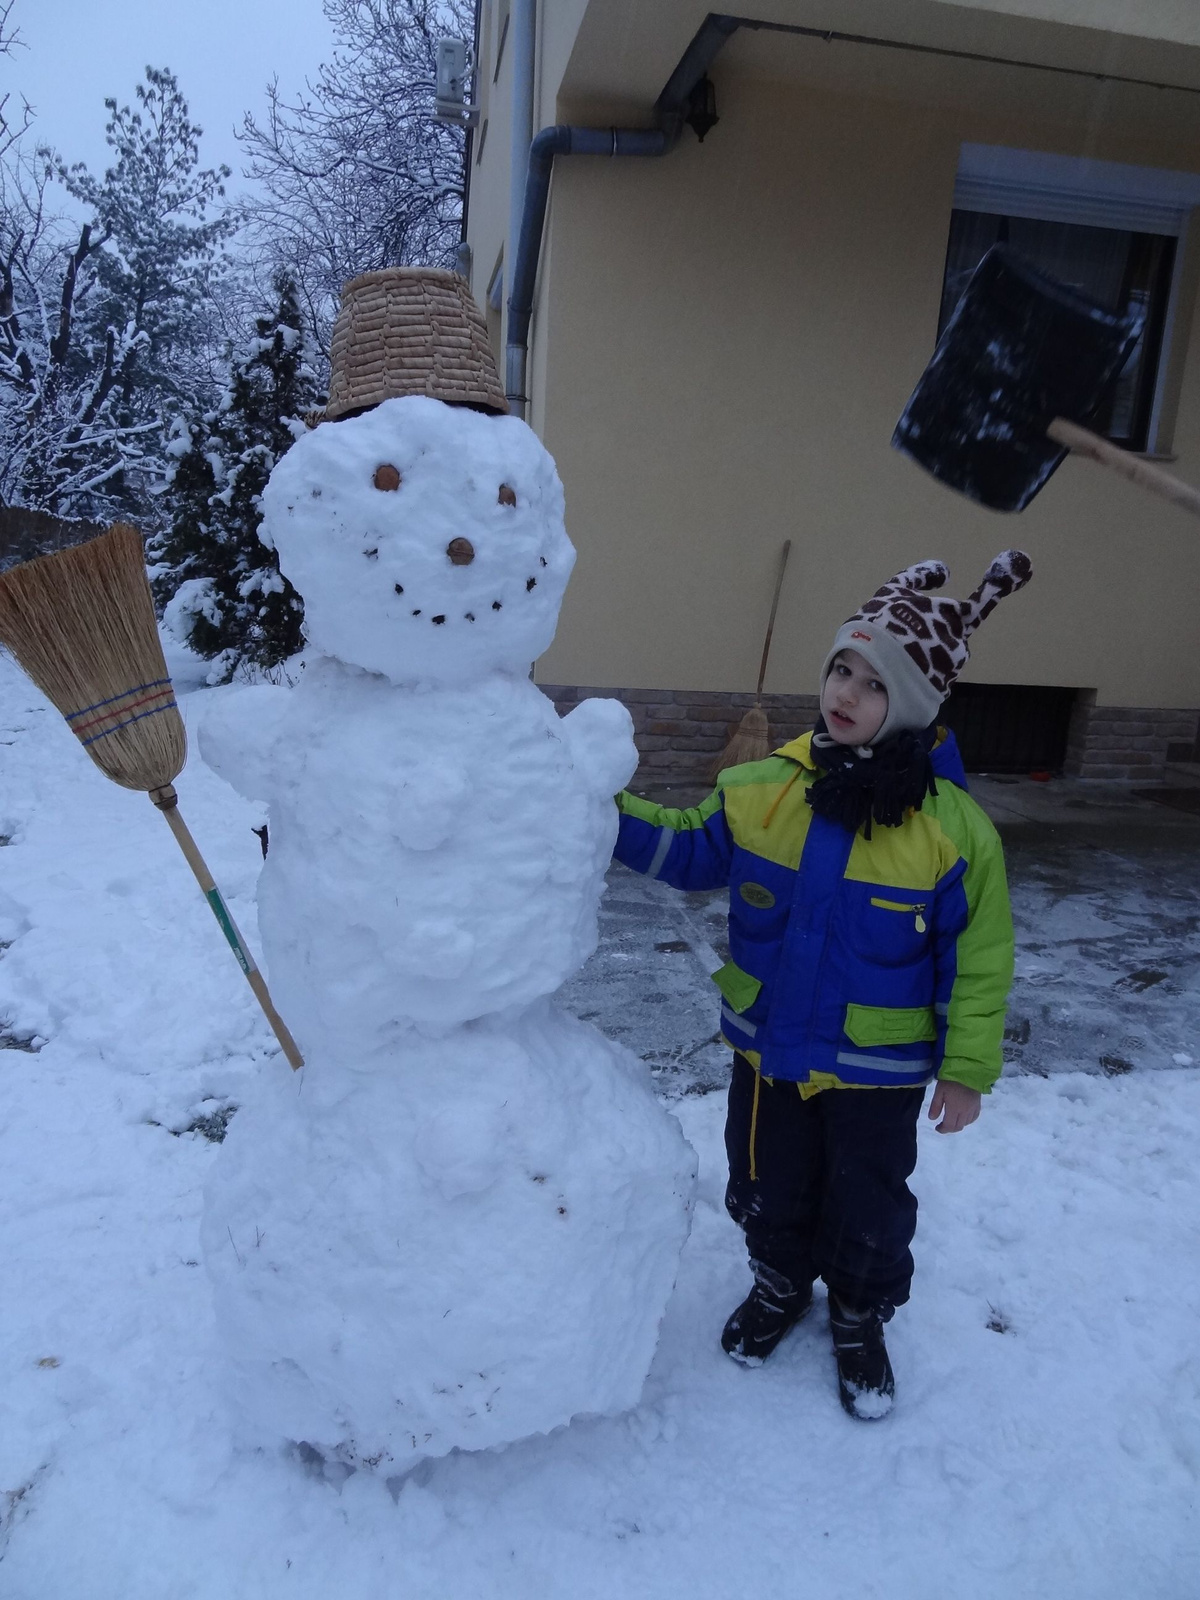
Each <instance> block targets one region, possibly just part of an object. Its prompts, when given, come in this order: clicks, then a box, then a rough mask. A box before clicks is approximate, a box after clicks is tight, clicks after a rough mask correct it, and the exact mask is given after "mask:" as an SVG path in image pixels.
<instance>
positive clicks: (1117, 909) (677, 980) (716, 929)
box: [561, 772, 1200, 1096]
mask: <svg viewBox="0 0 1200 1600" xmlns="http://www.w3.org/2000/svg"><path fill="white" fill-rule="evenodd" d="M1193 782H1194V779H1193V778H1192V777H1191V775H1190V774H1189V773H1186V772H1184V773H1177V774H1175V775H1174V776H1170V777H1169V780H1168V787H1169V786H1170V785H1171V784H1174V785H1176V786H1178V787H1186V786H1189V785H1190V784H1191V783H1193ZM972 792H973V793H974V795H975V797H976V798H977V799H978V800H979V802H980V804H981V805H983V807H984V809H985V810H987V811H988V813H989V815H991V816H992V818H993V820H994V821H995V823H996V825H997V827H998V828H999V830H1000V833H1001V835H1002V837H1003V839H1004V843H1005V854H1006V857H1007V860H1008V870H1009V880H1010V884H1011V888H1012V899H1013V920H1014V924H1015V928H1016V936H1017V962H1016V979H1015V982H1014V985H1013V991H1012V996H1011V999H1010V1002H1009V1013H1008V1027H1007V1032H1006V1042H1005V1072H1006V1073H1009V1074H1012V1073H1036V1074H1038V1075H1039V1076H1047V1075H1049V1074H1050V1073H1054V1072H1066V1071H1086V1072H1095V1073H1107V1074H1110V1075H1116V1074H1125V1073H1130V1072H1135V1073H1136V1072H1149V1071H1162V1070H1176V1071H1177V1070H1180V1069H1186V1068H1188V1067H1191V1066H1200V813H1196V812H1190V811H1186V810H1178V809H1174V808H1172V807H1168V806H1165V805H1161V804H1157V803H1155V802H1154V801H1151V800H1146V799H1144V798H1142V797H1140V796H1139V795H1137V794H1135V793H1134V792H1133V789H1132V788H1131V787H1130V786H1128V785H1120V784H1100V783H1081V782H1072V781H1070V780H1065V779H1064V780H1057V781H1055V782H1052V783H1049V784H1037V783H1033V782H1032V781H1031V780H1029V779H1017V780H1012V779H998V778H978V779H973V780H972ZM650 798H652V799H656V800H661V801H662V802H664V803H666V804H669V805H690V804H694V803H695V802H696V801H697V800H698V799H699V798H701V795H700V793H699V791H691V790H683V789H674V790H668V789H663V790H657V791H654V792H653V793H652V794H650ZM608 884H609V887H608V893H607V894H606V896H605V898H604V901H603V904H602V907H601V915H600V945H599V948H598V949H597V951H596V953H595V955H594V956H593V957H592V959H591V960H590V961H589V962H588V964H587V965H586V966H585V967H584V968H583V970H582V971H581V972H580V973H579V974H578V976H577V977H575V978H574V979H573V980H572V981H571V982H570V983H569V984H567V985H566V986H565V987H564V989H563V991H562V996H561V998H562V1000H563V1003H564V1004H565V1005H566V1006H567V1007H568V1009H569V1010H571V1011H573V1012H575V1013H576V1015H578V1016H581V1017H585V1018H587V1019H588V1020H589V1021H592V1022H594V1023H595V1024H596V1025H597V1026H598V1027H600V1028H602V1029H603V1030H604V1032H605V1033H607V1034H609V1035H610V1036H611V1037H613V1038H616V1039H619V1040H621V1042H622V1043H624V1044H626V1045H627V1046H628V1047H629V1048H630V1049H631V1050H633V1051H634V1052H635V1053H636V1054H637V1055H639V1056H641V1057H642V1058H643V1059H644V1060H645V1061H646V1062H647V1063H648V1064H649V1066H650V1069H651V1071H652V1073H653V1075H654V1077H655V1080H656V1082H657V1083H658V1085H659V1087H660V1089H661V1090H662V1091H663V1092H664V1093H666V1094H668V1095H672V1096H677V1095H681V1094H697V1093H705V1092H707V1091H708V1090H710V1089H715V1088H718V1087H721V1086H722V1085H723V1084H724V1083H725V1082H726V1081H727V1078H728V1051H727V1050H726V1049H725V1047H724V1046H722V1045H720V1044H718V1043H717V1038H716V1027H717V1013H718V996H717V991H716V989H715V988H714V986H713V984H712V983H711V982H710V981H709V974H710V973H712V972H714V971H715V970H716V969H717V967H719V966H720V965H721V964H722V962H724V961H725V960H726V959H727V958H728V953H729V952H728V947H727V945H726V942H725V910H726V903H727V896H726V894H725V892H724V891H712V892H709V893H702V894H680V893H678V892H677V891H675V890H673V889H670V888H667V887H666V886H665V885H663V884H661V883H652V882H649V881H647V880H646V879H645V878H642V877H639V876H638V875H637V874H635V873H632V872H629V871H628V870H627V869H626V868H624V867H620V866H616V865H614V866H613V867H612V869H611V870H610V872H609V879H608Z"/></svg>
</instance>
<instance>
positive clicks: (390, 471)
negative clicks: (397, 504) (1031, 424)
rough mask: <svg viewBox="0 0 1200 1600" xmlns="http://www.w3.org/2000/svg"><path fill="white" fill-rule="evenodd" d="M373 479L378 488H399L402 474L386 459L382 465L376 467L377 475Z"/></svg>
mask: <svg viewBox="0 0 1200 1600" xmlns="http://www.w3.org/2000/svg"><path fill="white" fill-rule="evenodd" d="M371 481H372V483H374V485H375V487H376V488H377V489H398V488H399V487H400V474H399V472H398V471H397V470H396V468H395V467H394V466H392V464H391V462H390V461H385V462H384V463H383V465H382V466H380V467H376V468H375V476H374V478H373V479H372V480H371Z"/></svg>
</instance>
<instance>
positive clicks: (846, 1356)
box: [829, 1294, 896, 1422]
mask: <svg viewBox="0 0 1200 1600" xmlns="http://www.w3.org/2000/svg"><path fill="white" fill-rule="evenodd" d="M889 1314H890V1313H889ZM885 1320H886V1319H885V1318H884V1317H883V1316H882V1315H881V1314H880V1313H879V1312H878V1311H877V1310H870V1311H851V1310H850V1309H848V1308H847V1307H846V1306H844V1305H843V1304H842V1302H841V1301H840V1300H838V1299H837V1297H836V1296H835V1295H832V1294H831V1295H830V1296H829V1330H830V1332H831V1333H832V1334H833V1352H834V1355H835V1356H836V1357H837V1370H838V1398H839V1399H840V1400H841V1402H842V1405H843V1407H844V1408H845V1409H846V1411H848V1412H849V1414H850V1415H851V1416H852V1417H858V1418H859V1419H860V1420H861V1421H863V1422H874V1421H877V1420H878V1419H879V1418H880V1417H886V1416H887V1414H888V1412H889V1411H890V1410H891V1409H892V1405H893V1403H894V1397H895V1393H896V1380H895V1378H894V1377H893V1375H892V1364H891V1362H890V1361H889V1360H888V1353H887V1346H886V1345H885V1344H884V1342H883V1324H884V1321H885Z"/></svg>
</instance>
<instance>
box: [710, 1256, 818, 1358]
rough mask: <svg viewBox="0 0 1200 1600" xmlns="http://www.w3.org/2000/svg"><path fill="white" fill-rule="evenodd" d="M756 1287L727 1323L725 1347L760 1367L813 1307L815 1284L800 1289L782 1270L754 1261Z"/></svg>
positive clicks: (722, 1339)
mask: <svg viewBox="0 0 1200 1600" xmlns="http://www.w3.org/2000/svg"><path fill="white" fill-rule="evenodd" d="M750 1266H751V1269H752V1270H753V1272H754V1287H753V1289H751V1291H750V1293H749V1294H748V1295H747V1296H746V1298H745V1299H744V1300H743V1301H742V1303H741V1305H740V1306H739V1307H738V1308H737V1310H736V1311H735V1312H734V1313H733V1315H732V1316H731V1317H730V1319H729V1321H728V1322H727V1323H726V1324H725V1327H724V1330H723V1332H722V1334H721V1348H722V1350H724V1351H725V1354H726V1355H729V1356H732V1357H733V1359H734V1360H735V1361H740V1362H741V1363H742V1364H743V1366H747V1367H760V1366H761V1365H762V1364H763V1362H764V1361H765V1360H766V1359H767V1357H768V1356H769V1355H770V1354H771V1352H772V1350H774V1348H775V1346H776V1345H777V1344H778V1343H779V1341H780V1340H781V1339H782V1338H783V1336H784V1334H785V1333H790V1332H791V1330H792V1329H793V1328H794V1327H795V1326H796V1324H797V1323H798V1322H799V1321H800V1318H801V1317H802V1316H804V1314H805V1312H807V1311H810V1310H811V1309H812V1284H811V1283H809V1284H804V1285H803V1286H802V1287H800V1288H797V1287H796V1285H795V1284H794V1283H792V1282H791V1281H790V1280H789V1279H787V1278H785V1277H784V1276H783V1274H782V1273H780V1272H774V1271H773V1270H772V1269H771V1268H770V1267H767V1266H764V1265H763V1263H762V1262H761V1261H752V1262H751V1263H750Z"/></svg>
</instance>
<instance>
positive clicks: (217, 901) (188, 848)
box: [150, 783, 304, 1072]
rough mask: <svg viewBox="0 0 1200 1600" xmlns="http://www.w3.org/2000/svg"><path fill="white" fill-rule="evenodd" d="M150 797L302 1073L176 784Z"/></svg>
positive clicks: (294, 1065) (293, 1063)
mask: <svg viewBox="0 0 1200 1600" xmlns="http://www.w3.org/2000/svg"><path fill="white" fill-rule="evenodd" d="M150 798H151V800H153V801H154V804H155V805H156V806H157V807H158V809H159V810H160V811H161V812H162V814H163V816H164V817H165V818H166V819H167V826H168V827H169V828H170V830H171V832H172V833H173V834H174V835H175V840H176V843H177V844H178V845H179V848H180V849H181V850H182V851H183V853H184V855H185V856H186V857H187V864H188V866H189V867H191V869H192V871H193V872H194V873H195V875H196V882H197V883H198V884H199V885H200V889H201V892H202V894H203V895H204V898H205V899H206V900H207V901H208V904H209V907H210V908H211V910H212V914H213V916H214V917H216V919H217V921H218V922H219V923H220V925H221V932H222V933H223V934H224V935H225V938H226V939H227V940H228V942H229V946H230V948H231V949H232V951H233V953H234V955H235V956H236V957H237V963H238V966H239V967H241V969H242V971H243V972H244V973H245V975H246V982H247V983H248V984H249V985H250V987H251V988H252V989H253V990H254V997H255V999H256V1000H257V1001H258V1003H259V1005H260V1006H261V1007H262V1009H263V1015H264V1016H265V1017H266V1019H267V1021H268V1022H269V1023H270V1024H271V1030H272V1032H273V1033H274V1035H275V1037H276V1038H277V1039H278V1040H279V1043H280V1045H281V1046H282V1047H283V1053H284V1055H285V1056H286V1057H287V1058H288V1061H289V1062H290V1064H291V1066H292V1070H293V1071H295V1072H298V1071H299V1070H300V1068H301V1067H302V1066H303V1065H304V1057H303V1056H302V1055H301V1054H300V1051H299V1050H298V1049H297V1048H296V1041H295V1040H294V1039H293V1038H292V1036H291V1034H290V1033H289V1032H288V1029H287V1024H286V1023H285V1022H284V1020H283V1018H282V1017H281V1016H280V1015H279V1013H278V1011H276V1009H275V1007H274V1005H273V1004H272V1001H271V996H270V995H269V994H268V992H267V985H266V981H265V979H264V978H263V975H262V973H261V972H260V971H259V970H258V963H257V962H256V961H255V959H254V957H253V956H252V955H251V954H250V947H249V946H248V945H247V943H246V941H245V939H243V938H242V935H241V932H240V931H239V929H238V925H237V923H236V922H235V921H234V920H233V918H232V917H231V916H230V914H229V907H228V906H227V905H226V904H225V901H224V899H223V898H222V896H221V891H220V890H219V889H218V888H217V886H216V883H215V882H214V881H213V875H212V873H211V872H210V871H209V870H208V867H207V865H206V863H205V860H204V857H203V856H202V855H201V854H200V851H199V850H198V849H197V848H196V841H195V840H194V839H193V838H192V836H191V834H190V832H189V831H188V826H187V823H186V822H184V820H183V818H182V817H181V816H180V815H179V797H178V795H177V794H176V793H175V786H174V785H173V784H170V783H168V784H166V785H165V786H164V787H163V788H161V789H151V790H150Z"/></svg>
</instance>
